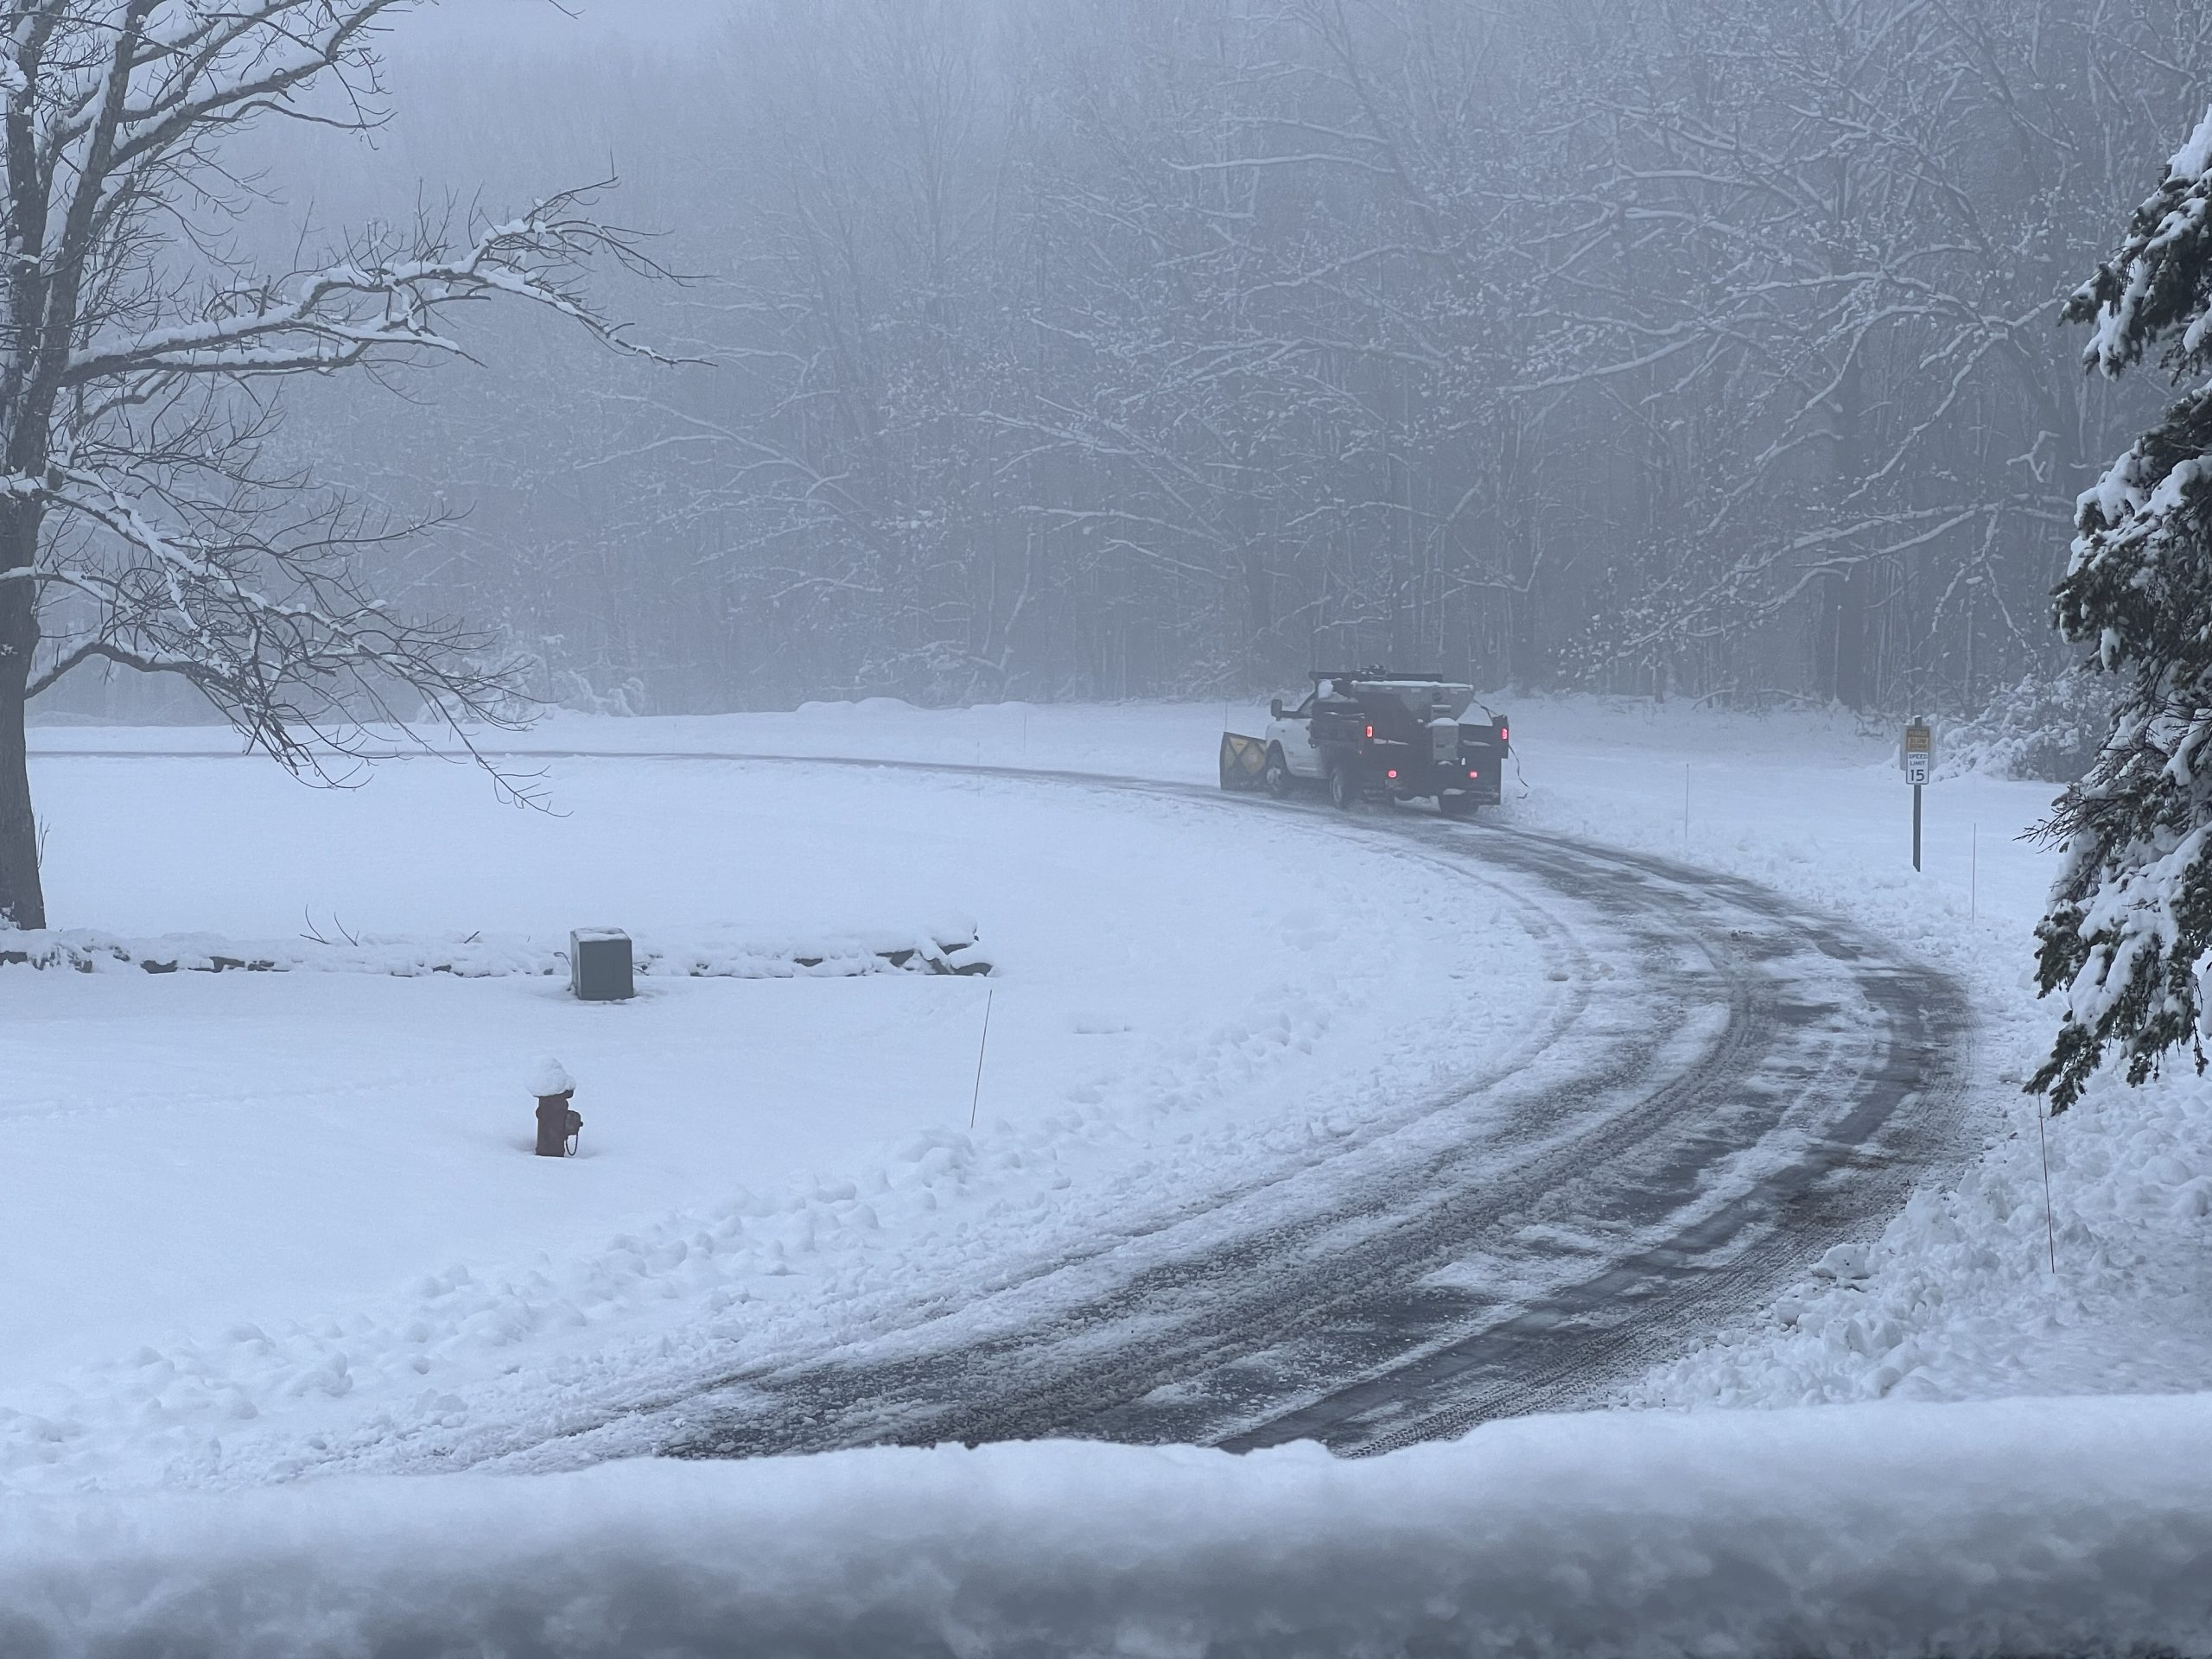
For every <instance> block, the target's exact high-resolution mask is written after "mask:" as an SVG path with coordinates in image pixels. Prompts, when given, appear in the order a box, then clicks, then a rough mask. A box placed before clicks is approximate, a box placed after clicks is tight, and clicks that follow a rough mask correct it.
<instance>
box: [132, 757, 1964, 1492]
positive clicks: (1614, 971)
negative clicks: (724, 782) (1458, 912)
mask: <svg viewBox="0 0 2212 1659" xmlns="http://www.w3.org/2000/svg"><path fill="white" fill-rule="evenodd" d="M101 753H103V755H104V758H108V759H116V758H129V757H127V756H118V755H116V754H115V753H111V752H101ZM149 753H157V752H149ZM161 758H174V757H171V756H166V755H163V756H162V757H161ZM496 758H506V759H514V760H562V759H589V760H697V761H702V762H720V763H728V762H732V761H741V762H745V763H748V764H785V765H792V766H854V767H864V768H885V767H888V768H893V769H897V770H902V771H916V772H950V773H965V774H969V775H977V774H980V775H984V776H990V777H995V778H1003V779H1019V780H1023V781H1025V782H1027V783H1029V784H1031V785H1035V786H1038V787H1054V788H1073V789H1083V790H1107V791H1137V792H1141V793H1145V794H1150V795H1154V796H1166V797H1172V798H1176V799H1178V800H1180V801H1192V802H1200V803H1204V804H1205V805H1207V806H1208V807H1209V808H1211V809H1212V810H1220V811H1224V812H1245V813H1249V812H1268V811H1273V812H1285V813H1294V814H1301V815H1303V817H1302V819H1301V822H1303V823H1305V824H1306V826H1308V827H1310V828H1311V829H1313V831H1314V832H1315V833H1316V834H1319V835H1323V836H1332V837H1338V838H1341V839H1343V840H1344V841H1346V842H1351V843H1353V844H1352V846H1351V847H1349V848H1347V849H1346V851H1347V854H1348V855H1359V854H1360V853H1361V852H1362V851H1364V852H1365V853H1366V854H1367V855H1389V856H1391V857H1394V858H1398V859H1416V860H1420V861H1424V862H1427V863H1429V864H1432V865H1433V866H1437V867H1439V868H1442V869H1444V870H1446V871H1447V872H1449V873H1451V874H1452V875H1453V876H1454V877H1455V878H1456V879H1459V880H1464V881H1465V883H1466V884H1467V887H1468V892H1469V905H1468V912H1469V916H1470V918H1471V925H1492V918H1499V919H1501V920H1503V921H1506V922H1510V924H1512V925H1518V926H1519V927H1521V928H1522V929H1524V930H1526V931H1529V933H1530V934H1531V935H1532V936H1534V938H1535V939H1536V940H1537V941H1538V942H1539V943H1540V944H1541V948H1542V949H1543V950H1545V951H1546V952H1547V953H1548V957H1549V958H1550V959H1551V960H1552V961H1553V962H1554V963H1555V964H1556V965H1555V967H1554V969H1553V973H1552V976H1553V977H1554V979H1557V980H1560V981H1561V982H1562V989H1563V992H1564V994H1563V995H1560V997H1559V998H1557V999H1556V1000H1555V1001H1554V1004H1553V1007H1552V1012H1551V1014H1549V1016H1548V1018H1547V1020H1546V1021H1545V1023H1543V1024H1542V1025H1541V1027H1538V1028H1536V1029H1534V1030H1529V1031H1526V1032H1523V1033H1520V1034H1519V1036H1518V1039H1517V1041H1516V1044H1515V1046H1513V1048H1512V1049H1511V1050H1510V1052H1501V1053H1499V1054H1497V1055H1495V1056H1493V1057H1491V1060H1490V1061H1489V1063H1488V1064H1486V1065H1484V1067H1483V1068H1482V1069H1481V1071H1480V1072H1479V1073H1478V1075H1474V1076H1469V1077H1461V1078H1459V1079H1457V1080H1455V1081H1453V1082H1452V1083H1451V1084H1449V1085H1448V1086H1446V1087H1443V1088H1440V1089H1439V1090H1435V1091H1434V1092H1433V1094H1432V1095H1431V1096H1428V1097H1427V1098H1425V1099H1421V1100H1418V1101H1410V1102H1408V1103H1404V1104H1403V1105H1402V1108H1401V1109H1400V1110H1399V1111H1397V1112H1396V1113H1395V1115H1393V1116H1386V1117H1385V1118H1383V1119H1382V1120H1379V1121H1375V1122H1369V1123H1368V1124H1367V1125H1366V1126H1365V1127H1364V1128H1362V1129H1361V1130H1359V1131H1358V1132H1357V1133H1355V1134H1352V1135H1346V1136H1345V1137H1344V1139H1343V1140H1342V1141H1339V1142H1338V1143H1337V1144H1336V1145H1335V1146H1334V1147H1332V1148H1331V1149H1330V1150H1329V1151H1328V1152H1327V1153H1326V1154H1323V1155H1320V1156H1319V1158H1318V1159H1315V1160H1309V1161H1307V1162H1306V1163H1304V1164H1302V1165H1298V1166H1293V1167H1289V1168H1282V1167H1270V1168H1268V1169H1264V1170H1260V1171H1257V1172H1255V1173H1254V1174H1253V1175H1252V1177H1251V1178H1250V1179H1249V1182H1248V1184H1246V1185H1243V1186H1240V1187H1238V1188H1236V1189H1233V1190H1230V1191H1226V1192H1219V1193H1217V1194H1215V1195H1213V1196H1212V1197H1211V1198H1210V1199H1209V1200H1208V1201H1207V1202H1205V1204H1204V1205H1200V1206H1197V1207H1194V1208H1192V1209H1189V1210H1186V1211H1181V1212H1171V1213H1167V1214H1165V1215H1161V1216H1157V1217H1149V1218H1147V1219H1145V1220H1143V1221H1141V1222H1140V1223H1136V1224H1133V1225H1132V1227H1131V1228H1130V1230H1128V1231H1127V1232H1124V1233H1122V1234H1119V1235H1116V1236H1112V1237H1103V1238H1098V1239H1094V1240H1092V1241H1090V1242H1089V1243H1087V1244H1086V1245H1085V1246H1084V1248H1083V1249H1081V1250H1079V1251H1078V1252H1076V1253H1074V1254H1071V1255H1067V1256H1064V1257H1061V1258H1058V1259H1057V1260H1054V1261H1052V1262H1046V1263H1044V1264H1041V1265H1038V1266H1034V1267H1033V1268H1028V1269H1026V1270H1023V1271H1020V1272H1019V1273H1016V1274H1013V1275H1011V1276H1010V1277H1009V1278H1008V1280H1007V1282H1006V1283H1004V1284H1003V1285H1002V1286H1001V1287H1000V1288H999V1289H998V1290H996V1291H995V1292H994V1293H993V1294H991V1295H989V1296H988V1297H987V1298H985V1299H983V1300H982V1301H980V1302H970V1303H968V1304H967V1305H964V1306H958V1307H952V1308H947V1307H944V1306H935V1307H923V1308H918V1309H917V1310H916V1312H915V1313H914V1315H913V1319H912V1323H911V1324H909V1325H906V1326H905V1327H904V1328H900V1329H896V1330H892V1331H888V1332H879V1333H878V1334H876V1335H875V1336H874V1337H871V1338H868V1340H866V1341H864V1342H861V1343H856V1344H853V1345H852V1346H851V1347H849V1348H847V1349H845V1350H842V1351H836V1352H834V1353H829V1354H824V1355H821V1356H817V1357H814V1358H811V1359H808V1360H805V1361H804V1362H801V1363H791V1364H786V1365H782V1366H779V1367H774V1368H767V1369H758V1370H747V1371H745V1372H742V1373H739V1374H734V1375H730V1376H721V1377H714V1378H707V1379H703V1380H700V1381H698V1382H696V1384H686V1385H683V1386H682V1387H680V1388H678V1389H673V1390H671V1391H670V1392H668V1393H666V1394H663V1395H658V1396H657V1397H654V1398H651V1399H636V1398H632V1399H630V1400H628V1401H626V1402H624V1403H622V1404H620V1405H615V1406H612V1407H611V1408H610V1409H609V1410H607V1411H605V1412H599V1413H587V1414H586V1420H585V1421H571V1423H570V1426H569V1427H567V1428H566V1429H565V1430H563V1431H562V1432H560V1433H556V1434H555V1435H553V1436H552V1438H551V1439H550V1440H549V1439H547V1438H546V1437H545V1435H544V1433H543V1430H540V1431H538V1432H537V1433H530V1432H527V1431H525V1432H523V1433H519V1434H518V1435H516V1436H514V1437H513V1438H511V1439H508V1440H506V1442H505V1445H503V1446H497V1447H493V1446H484V1447H480V1449H479V1452H478V1454H477V1455H476V1456H473V1457H471V1458H469V1459H467V1460H468V1461H472V1462H488V1463H494V1464H503V1465H509V1466H517V1467H524V1468H527V1467H533V1466H563V1465H573V1464H575V1463H577V1462H588V1461H592V1460H594V1459H596V1458H597V1457H600V1456H605V1455H621V1454H630V1455H634V1454H636V1453H637V1452H640V1451H645V1450H657V1451H659V1452H663V1453H665V1454H669V1455H674V1456H680V1457H743V1456H753V1455H760V1454H767V1453H778V1452H809V1451H818V1450H826V1449H829V1448H833V1447H839V1446H861V1445H877V1444H905V1445H930V1444H936V1443H938V1442H940V1441H944V1440H965V1441H969V1442H976V1441H982V1440H1009V1439H1034V1438H1040V1437H1046V1436H1075V1437H1082V1438H1094V1439H1111V1440H1128V1441H1141V1442H1195V1443H1198V1444H1205V1445H1217V1446H1229V1447H1232V1448H1242V1447H1249V1446H1266V1445H1271V1444H1274V1443H1277V1442H1281V1441H1285V1440H1299V1439H1310V1440H1320V1441H1322V1442H1324V1443H1325V1444H1326V1445H1328V1446H1332V1447H1333V1448H1335V1449H1337V1450H1338V1451H1340V1452H1351V1453H1362V1452H1379V1451H1383V1450H1386V1449H1388V1448H1389V1447H1392V1446H1400V1445H1403V1444H1407V1443H1408V1442H1411V1441H1415V1440H1427V1439H1434V1438H1440V1437H1443V1436H1446V1435H1451V1434H1456V1433H1460V1432H1463V1431H1464V1430H1465V1428H1467V1427H1470V1426H1471V1425H1472V1424H1474V1423H1477V1422H1478V1421H1482V1420H1484V1419H1485V1418H1490V1417H1496V1416H1502V1415H1508V1414H1516V1413H1523V1412H1529V1411H1535V1410H1542V1409H1550V1408H1561V1407H1568V1406H1573V1405H1576V1404H1579V1403H1586V1402H1594V1401H1596V1400H1599V1399H1602V1398H1603V1397H1605V1395H1607V1393H1608V1392H1609V1391H1611V1390H1612V1389H1615V1388H1617V1387H1618V1385H1619V1384H1621V1383H1624V1382H1625V1381H1627V1380H1628V1379H1630V1377H1632V1376H1635V1375H1636V1374H1637V1373H1638V1372H1639V1371H1640V1370H1643V1368H1644V1367H1645V1366H1647V1365H1648V1364H1649V1363H1652V1362H1653V1361H1655V1360H1657V1359H1662V1358H1664V1357H1667V1356H1668V1355H1669V1354H1670V1353H1673V1352H1676V1351H1680V1349H1681V1347H1682V1346H1683V1345H1684V1344H1686V1343H1687V1342H1688V1341H1689V1340H1692V1339H1694V1338H1695V1337H1696V1336H1698V1335H1699V1334H1700V1333H1702V1332H1706V1331H1708V1330H1710V1329H1712V1328H1713V1327H1714V1326H1715V1325H1719V1324H1721V1323H1723V1322H1724V1321H1726V1319H1728V1318H1729V1317H1730V1316H1732V1315H1733V1314H1736V1313H1741V1312H1743V1311H1745V1310H1747V1309H1750V1308H1752V1307H1756V1306H1758V1305H1759V1304H1760V1303H1762V1302H1763V1301H1764V1300H1767V1299H1768V1298H1770V1296H1771V1295H1772V1294H1775V1293H1776V1292H1777V1291H1779V1290H1780V1289H1781V1288H1783V1287H1784V1286H1785V1285H1786V1284H1787V1283H1789V1281H1792V1280H1793V1279H1795V1278H1796V1277H1798V1276H1801V1275H1802V1274H1803V1272H1804V1271H1805V1269H1806V1268H1808V1266H1809V1265H1810V1263H1811V1262H1814V1261H1815V1260H1816V1259H1817V1258H1818V1257H1819V1255H1821V1252H1822V1251H1823V1250H1825V1249H1827V1247H1828V1246H1830V1245H1831V1244H1834V1243H1838V1242H1840V1241H1842V1240H1844V1239H1846V1238H1848V1237H1851V1236H1863V1235H1865V1234H1866V1233H1867V1232H1869V1231H1872V1230H1875V1229H1876V1228H1877V1227H1878V1225H1879V1224H1880V1223H1881V1222H1882V1221H1883V1220H1884V1219H1885V1218H1886V1217H1888V1216H1889V1215H1890V1214H1891V1212H1892V1211H1895V1210H1896V1209H1897V1207H1898V1206H1899V1205H1901V1204H1902V1203H1903V1201H1904V1197H1905V1195H1906V1194H1907V1192H1909V1191H1910V1189H1911V1187H1912V1186H1913V1185H1916V1184H1917V1183H1918V1182H1919V1181H1921V1180H1922V1179H1925V1178H1926V1177H1927V1176H1928V1175H1929V1173H1932V1172H1934V1171H1935V1170H1936V1169H1937V1168H1939V1167H1941V1166H1942V1165H1943V1164H1945V1163H1947V1162H1948V1161H1949V1160H1951V1159H1952V1158H1954V1157H1955V1155H1956V1154H1958V1153H1959V1152H1961V1150H1962V1147H1961V1120H1962V1116H1963V1112H1962V1107H1963V1097H1964V1094H1965V1087H1966V1085H1965V1079H1966V1077H1967V1076H1968V1075H1969V1074H1970V1072H1971V1069H1972V1059H1973V1055H1972V1047H1973V1042H1974V1024H1973V1020H1972V1019H1971V1016H1970V1014H1969V1010H1968V1007H1967V1000H1966V997H1965V995H1964V993H1963V992H1962V990H1961V988H1960V987H1959V986H1958V985H1957V984H1956V983H1955V982H1953V981H1952V980H1951V979H1950V978H1948V976H1945V975H1943V974H1942V973H1940V972H1937V971H1936V970H1934V969H1930V968H1928V967H1926V966H1924V965H1923V964H1920V963H1916V962H1914V961H1911V960H1910V959H1909V958H1907V957H1903V956H1900V955H1899V954H1897V952H1895V951H1893V950H1890V949H1889V948H1888V947H1887V946H1885V944H1883V943H1882V942H1881V941H1879V940H1878V939H1876V938H1873V937H1872V936H1871V935H1869V934H1868V933H1867V932H1866V931H1865V930H1863V929H1861V928H1859V927H1857V926H1855V925H1852V924H1850V923H1847V922H1845V921H1841V920H1839V919H1838V918H1834V917H1832V916H1828V915H1825V914H1822V913H1821V912H1817V911H1814V910H1811V909H1809V908H1808V907H1806V906H1800V905H1797V904H1795V903H1793V902H1792V901H1790V900H1789V899H1784V898H1783V897H1781V896H1780V895H1778V894H1777V893H1773V892H1772V891H1770V890H1769V889H1766V888H1764V887H1759V886H1758V885H1757V884H1755V883H1751V882H1748V881H1743V880H1736V879H1733V878H1730V877H1726V876H1719V875H1715V874H1711V873H1710V872H1707V871H1702V870H1698V869H1694V868H1689V867H1687V866H1684V865H1681V864H1676V863H1674V862H1671V861H1668V860H1664V859H1659V858H1652V857H1647V856H1643V855H1635V854H1630V853H1625V852H1621V851H1618V850H1616V849H1610V848H1605V847H1602V846H1597V845H1592V844H1589V843H1585V842H1575V841H1570V840H1565V839H1561V838H1558V837H1552V836H1541V835H1537V834H1534V833H1530V832H1526V831H1521V830H1516V829H1509V828H1502V827H1497V826H1494V825H1491V824H1489V823H1451V822H1446V821H1445V820H1443V819H1440V818H1439V817H1434V816H1433V815H1432V814H1429V813H1427V812H1425V811H1419V810H1384V809H1369V810H1363V811H1361V812H1357V813H1354V814H1351V815H1345V814H1341V813H1338V812H1335V811H1333V810H1331V809H1329V808H1327V807H1325V806H1321V805H1318V804H1314V805H1307V804H1276V803H1273V802H1270V801H1268V800H1266V799H1265V798H1262V797H1256V796H1251V797H1225V796H1223V795H1221V794H1219V793H1217V792H1216V791H1213V790H1211V789H1202V788H1198V787H1195V786H1191V785H1172V784H1161V783H1156V782H1150V781H1147V780H1143V779H1124V778H1103V777H1100V776H1097V775H1095V774H1090V773H1072V772H1036V771H1030V770H1027V769H1017V768H1007V767H992V766H950V765H946V766H938V765H931V764H928V763H922V762H907V761H883V760H831V759H823V758H804V759H802V758H798V757H792V756H785V755H768V754H743V753H716V752H684V751H670V750H656V751H650V752H644V751H619V752H617V751H608V752H586V751H547V750H533V751H528V752H517V753H513V754H512V755H506V756H501V757H496ZM1409 1040H1413V1041H1417V1040H1418V1033H1413V1034H1411V1035H1410V1036H1409ZM1316 1104H1317V1105H1319V1106H1322V1107H1325V1105H1326V1104H1327V1103H1325V1102H1321V1103H1316ZM448 1466H450V1465H448Z"/></svg>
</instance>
